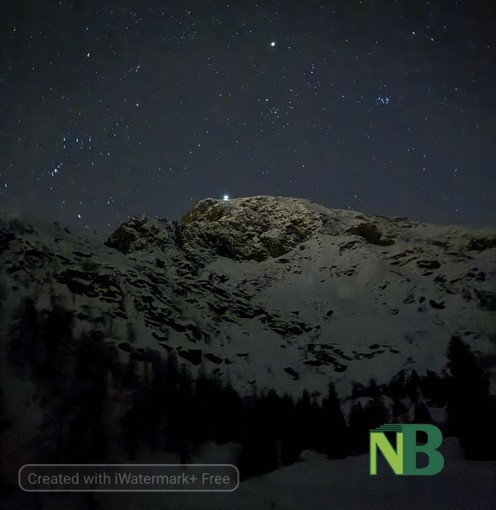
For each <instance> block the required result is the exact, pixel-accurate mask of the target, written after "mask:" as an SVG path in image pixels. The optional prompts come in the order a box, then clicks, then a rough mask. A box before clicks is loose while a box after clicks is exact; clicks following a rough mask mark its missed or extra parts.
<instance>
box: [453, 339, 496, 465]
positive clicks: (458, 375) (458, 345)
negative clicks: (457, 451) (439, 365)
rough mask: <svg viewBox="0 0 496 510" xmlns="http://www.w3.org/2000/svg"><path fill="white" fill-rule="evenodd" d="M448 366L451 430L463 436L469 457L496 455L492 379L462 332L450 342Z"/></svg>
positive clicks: (462, 443)
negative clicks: (488, 376)
mask: <svg viewBox="0 0 496 510" xmlns="http://www.w3.org/2000/svg"><path fill="white" fill-rule="evenodd" d="M448 368H449V370H450V372H451V376H452V378H451V388H450V394H449V397H448V406H447V410H448V427H447V431H448V433H451V434H454V435H457V436H458V437H459V438H460V444H461V446H462V448H463V449H464V452H465V456H466V457H467V458H469V459H492V458H496V441H495V434H494V431H495V430H496V409H495V403H494V401H492V400H491V399H490V396H489V380H488V378H487V376H486V375H485V374H484V371H483V370H482V369H481V368H480V366H479V363H478V360H477V357H476V356H475V354H474V353H473V352H472V350H471V348H470V347H469V346H468V344H466V343H465V342H464V341H463V340H462V339H461V338H460V337H459V336H453V337H452V338H451V341H450V343H449V347H448Z"/></svg>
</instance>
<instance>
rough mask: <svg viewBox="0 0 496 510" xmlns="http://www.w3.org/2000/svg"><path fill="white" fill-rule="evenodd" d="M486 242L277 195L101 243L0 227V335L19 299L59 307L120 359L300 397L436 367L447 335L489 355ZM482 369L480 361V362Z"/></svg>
mask: <svg viewBox="0 0 496 510" xmlns="http://www.w3.org/2000/svg"><path fill="white" fill-rule="evenodd" d="M495 260H496V236H495V232H494V231H490V230H488V229H486V230H479V231H473V230H470V229H468V228H464V227H458V226H457V227H455V226H435V225H428V224H423V223H415V222H411V221H408V220H407V219H404V218H385V217H379V216H371V215H366V214H363V213H359V212H356V211H349V210H330V209H327V208H325V207H323V206H320V205H318V204H314V203H312V202H309V201H306V200H303V199H292V198H285V197H266V196H259V197H248V198H239V199H233V200H230V201H226V202H225V201H218V200H213V199H206V200H203V201H201V202H199V203H198V204H196V205H195V206H194V207H193V208H192V210H190V211H189V212H187V213H186V214H185V215H184V217H183V218H182V219H181V220H180V221H179V222H171V221H166V220H160V221H156V220H154V221H150V220H147V219H146V218H133V219H130V220H129V221H128V222H126V223H124V224H123V225H121V226H120V227H119V228H118V229H117V231H116V232H115V233H114V234H113V235H112V236H111V237H110V238H109V239H108V240H107V241H106V243H103V242H101V241H99V240H98V238H97V237H92V236H87V237H85V236H83V235H75V234H72V233H71V232H70V231H69V230H68V229H64V228H63V227H61V226H59V225H45V226H41V225H37V226H31V225H28V224H26V223H25V222H20V221H16V220H10V221H3V222H1V223H0V268H1V273H0V285H1V289H2V294H0V295H2V296H3V300H2V311H1V313H2V315H1V325H2V330H1V333H2V334H3V335H7V333H8V329H9V327H10V324H11V321H12V316H13V314H14V312H15V310H16V307H17V306H18V305H19V302H20V299H21V297H23V296H33V297H34V298H35V300H36V303H37V307H38V309H40V310H41V309H43V308H50V306H52V304H53V302H54V301H55V302H57V303H58V304H60V305H62V306H63V307H64V308H67V309H69V310H72V311H73V312H74V313H75V317H76V327H77V330H79V331H88V330H90V329H95V328H96V329H99V330H101V331H103V332H104V333H105V335H106V337H107V340H106V341H107V342H108V343H114V344H115V345H116V346H118V348H119V351H120V353H121V356H122V358H123V359H125V358H126V357H129V356H134V358H135V359H136V360H138V361H139V362H142V363H143V364H146V362H147V361H146V351H147V350H149V349H151V350H158V351H159V352H166V351H170V350H171V349H176V350H177V352H178V354H179V357H180V358H179V359H180V360H182V361H183V362H184V363H186V364H188V366H189V367H190V368H191V369H192V370H193V372H194V371H195V370H197V368H198V367H200V366H203V367H204V368H205V369H206V371H207V372H210V373H217V374H219V375H221V376H223V377H225V378H229V379H230V381H231V383H232V384H233V386H234V387H235V388H237V389H238V390H239V391H241V392H243V393H248V392H250V391H252V389H253V387H254V386H256V387H257V388H258V389H260V388H264V387H265V388H275V389H276V390H278V391H280V392H283V391H288V392H290V393H292V394H294V395H300V394H301V391H302V389H303V388H306V389H308V390H310V391H317V392H319V391H325V389H326V387H327V384H328V382H329V381H330V380H332V381H334V382H336V383H337V386H338V389H339V390H340V391H342V392H344V393H348V392H349V384H350V383H351V382H352V381H359V382H368V380H369V379H370V378H371V377H374V378H376V379H377V380H378V381H386V380H389V379H390V378H391V376H393V375H394V374H396V373H397V372H398V371H399V370H401V369H403V368H415V369H416V370H417V371H418V372H423V371H425V370H426V369H434V370H439V369H440V368H442V367H443V366H444V365H445V362H446V359H445V354H446V349H447V343H448V341H449V339H450V338H451V336H452V335H454V334H458V335H460V336H462V337H463V338H464V340H465V341H467V342H468V343H469V344H470V345H471V346H472V348H473V349H475V350H478V351H480V352H482V353H483V354H487V355H488V357H489V355H490V354H491V353H492V352H494V342H495V335H494V331H495V330H496V328H495V326H496V319H495V310H496V293H495V291H494V276H495V271H496V266H495ZM488 359H489V358H488Z"/></svg>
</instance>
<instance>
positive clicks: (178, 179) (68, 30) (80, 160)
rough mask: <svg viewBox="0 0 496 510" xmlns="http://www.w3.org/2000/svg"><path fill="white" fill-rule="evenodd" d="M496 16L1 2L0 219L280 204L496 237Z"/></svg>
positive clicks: (243, 3) (290, 6) (83, 220)
mask: <svg viewBox="0 0 496 510" xmlns="http://www.w3.org/2000/svg"><path fill="white" fill-rule="evenodd" d="M495 4H496V2H494V1H493V0H489V1H484V0H464V1H447V0H433V1H431V2H427V1H423V0H403V1H401V0H398V1H394V0H376V1H375V2H372V1H367V0H362V1H358V0H340V1H337V0H336V1H322V0H321V1H318V2H315V1H311V0H305V1H303V0H298V1H297V0H279V1H258V2H257V1H251V0H231V1H229V0H227V1H222V2H221V1H215V0H211V1H205V0H203V1H199V0H197V1H181V0H167V1H165V0H164V1H158V0H155V1H147V0H132V1H131V0H122V1H113V2H112V1H105V0H104V1H102V0H98V1H95V0H86V1H75V0H74V1H68V0H61V1H49V0H44V1H42V0H38V1H36V0H34V1H32V2H27V1H25V0H24V1H9V0H2V1H1V4H0V210H3V211H7V212H9V213H10V212H19V213H24V212H26V213H28V214H31V215H36V216H37V217H40V218H46V219H51V220H59V221H63V222H65V223H69V224H78V225H81V226H88V227H89V228H97V229H99V230H101V231H107V230H110V229H114V228H116V227H117V226H118V224H119V223H120V222H122V221H124V220H125V219H126V218H127V216H128V215H135V214H142V213H145V214H147V215H149V216H150V217H155V216H158V217H161V218H164V217H168V218H173V219H176V218H178V217H179V216H180V215H181V214H182V213H184V212H185V211H186V210H187V209H188V208H189V207H190V206H191V205H192V203H193V202H194V201H197V200H199V199H201V198H205V197H219V198H221V197H222V196H223V195H224V194H225V193H227V194H229V195H230V196H231V197H236V196H247V195H256V194H264V195H286V196H299V197H304V198H309V199H311V200H315V201H317V202H320V203H322V204H324V205H326V206H328V207H335V208H348V207H349V208H352V209H356V210H361V211H365V212H369V213H374V214H384V215H396V216H409V217H410V218H411V219H414V220H420V221H428V222H433V223H462V224H468V225H474V226H487V225H493V224H494V223H495V221H496V207H495V205H494V204H496V182H495V181H496V172H495V158H494V145H495V142H496V107H495V106H496V59H495V54H496V52H495V49H496V45H495V41H494V35H493V33H492V32H493V29H494V26H496V12H495V7H494V5H495Z"/></svg>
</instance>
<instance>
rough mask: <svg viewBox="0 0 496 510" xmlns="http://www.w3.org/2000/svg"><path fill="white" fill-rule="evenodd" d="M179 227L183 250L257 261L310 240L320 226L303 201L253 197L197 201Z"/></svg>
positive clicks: (318, 220)
mask: <svg viewBox="0 0 496 510" xmlns="http://www.w3.org/2000/svg"><path fill="white" fill-rule="evenodd" d="M180 225H181V236H182V239H183V243H184V244H185V245H187V246H191V247H194V246H201V247H204V248H209V249H211V250H213V251H214V252H215V253H216V254H217V255H221V256H223V257H227V258H231V259H235V260H256V261H263V260H265V259H267V258H269V257H272V258H277V257H280V256H281V255H284V254H286V253H288V252H289V251H291V250H292V249H293V248H295V247H296V246H297V245H298V244H299V243H302V242H304V241H307V240H308V239H310V237H312V235H313V234H314V233H315V232H316V231H317V229H318V228H319V227H320V226H321V225H322V221H321V218H320V215H319V214H317V213H316V212H315V211H312V210H311V209H310V208H308V207H307V205H306V204H305V202H304V201H300V200H298V199H289V198H280V197H267V196H257V197H248V198H239V199H233V200H229V201H222V200H214V199H211V198H209V199H205V200H201V201H200V202H198V203H197V204H196V205H195V206H193V208H192V209H191V210H190V211H188V212H187V213H186V214H185V215H184V216H183V217H182V218H181V220H180Z"/></svg>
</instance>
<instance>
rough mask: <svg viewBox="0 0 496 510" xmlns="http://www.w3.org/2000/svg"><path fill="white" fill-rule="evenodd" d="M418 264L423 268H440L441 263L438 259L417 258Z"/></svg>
mask: <svg viewBox="0 0 496 510" xmlns="http://www.w3.org/2000/svg"><path fill="white" fill-rule="evenodd" d="M417 266H418V267H420V268H422V269H438V268H440V267H441V263H440V262H439V261H438V260H417Z"/></svg>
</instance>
